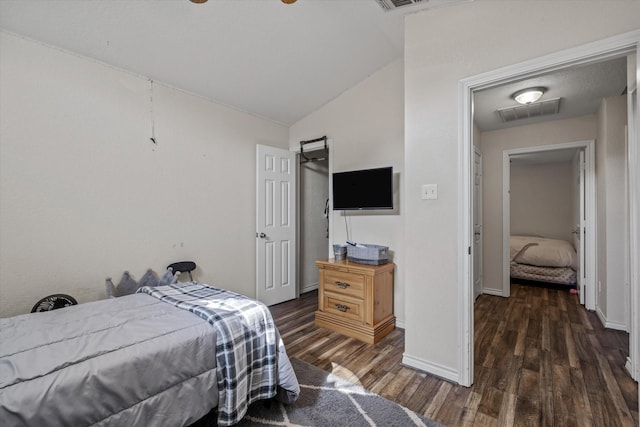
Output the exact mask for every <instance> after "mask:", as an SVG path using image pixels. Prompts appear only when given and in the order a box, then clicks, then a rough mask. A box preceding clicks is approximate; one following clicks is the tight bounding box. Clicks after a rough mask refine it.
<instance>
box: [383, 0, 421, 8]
mask: <svg viewBox="0 0 640 427" xmlns="http://www.w3.org/2000/svg"><path fill="white" fill-rule="evenodd" d="M428 1H429V0H376V2H377V3H378V4H379V5H380V7H381V8H383V9H384V10H394V9H397V8H399V7H403V6H414V5H417V4H421V3H427V2H428Z"/></svg>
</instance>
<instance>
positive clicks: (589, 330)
mask: <svg viewBox="0 0 640 427" xmlns="http://www.w3.org/2000/svg"><path fill="white" fill-rule="evenodd" d="M316 307H317V293H316V292H309V293H307V294H304V295H303V296H302V297H301V298H300V299H297V300H294V301H289V302H286V303H283V304H279V305H275V306H272V307H271V311H272V313H273V315H274V318H275V321H276V323H277V325H278V328H279V329H280V332H281V334H282V337H283V339H284V342H285V344H286V346H287V352H288V353H289V356H290V357H297V358H299V359H302V360H305V361H307V362H309V363H311V364H313V365H315V366H318V367H319V368H322V369H324V370H326V371H330V372H333V373H334V374H336V375H339V376H341V377H343V378H345V379H348V380H350V381H352V382H355V383H357V384H360V385H362V386H363V387H365V388H367V389H369V390H371V391H373V392H376V393H378V394H380V395H382V396H384V397H386V398H388V399H390V400H393V401H395V402H398V403H400V404H402V405H404V406H406V407H408V408H410V409H412V410H413V411H415V412H418V413H420V414H424V415H425V416H427V417H429V418H432V419H434V420H436V421H438V422H440V423H442V424H444V425H447V426H500V427H502V426H510V425H518V426H520V425H523V426H525V425H526V426H538V425H540V426H591V425H593V426H607V427H610V426H637V425H638V391H637V384H636V383H635V382H634V381H633V380H632V379H631V378H630V377H629V375H628V374H627V372H626V370H625V368H624V364H625V361H626V358H627V355H628V348H629V343H628V335H627V334H626V333H624V332H620V331H614V330H608V329H604V328H603V327H602V324H601V323H600V321H599V320H598V318H597V316H596V315H595V314H594V313H591V312H588V311H586V310H585V309H584V308H583V307H582V306H580V305H579V304H578V300H577V296H575V295H571V294H569V293H568V292H567V290H566V289H553V288H547V287H537V286H523V285H518V284H513V285H512V288H511V297H510V298H501V297H494V296H489V295H481V296H480V297H479V298H478V299H477V301H476V305H475V381H474V384H473V386H472V387H469V388H466V387H462V386H458V385H455V384H452V383H449V382H447V381H443V380H441V379H438V378H437V377H434V376H432V375H428V374H426V373H424V372H421V371H417V370H414V369H412V368H409V367H406V366H402V365H401V360H402V353H403V351H404V331H403V330H402V329H396V330H395V331H393V332H392V333H391V334H390V335H388V336H387V337H385V338H384V339H382V340H381V341H380V342H379V343H377V344H375V345H371V344H364V343H362V342H360V341H357V340H355V339H353V338H347V337H345V336H343V335H340V334H337V333H334V332H331V331H329V330H327V329H324V328H316V327H315V325H314V311H315V310H316Z"/></svg>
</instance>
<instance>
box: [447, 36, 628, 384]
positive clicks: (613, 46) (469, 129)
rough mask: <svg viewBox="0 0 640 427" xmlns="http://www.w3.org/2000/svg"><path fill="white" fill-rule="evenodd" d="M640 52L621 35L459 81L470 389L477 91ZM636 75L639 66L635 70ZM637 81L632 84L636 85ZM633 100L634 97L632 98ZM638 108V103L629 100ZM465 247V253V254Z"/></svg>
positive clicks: (465, 355) (465, 367)
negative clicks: (474, 153) (475, 92)
mask: <svg viewBox="0 0 640 427" xmlns="http://www.w3.org/2000/svg"><path fill="white" fill-rule="evenodd" d="M638 53H640V33H638V32H631V33H627V34H623V35H620V36H615V37H611V38H609V39H605V40H601V41H598V42H595V43H591V44H588V45H583V46H580V47H578V48H573V49H568V50H566V51H562V52H558V53H555V54H553V55H547V56H545V57H541V58H538V59H536V60H532V61H527V62H523V63H520V64H516V65H514V66H509V67H505V68H502V69H499V70H495V71H492V72H488V73H485V74H481V75H478V76H474V77H471V78H468V79H464V80H461V81H460V84H459V105H460V108H461V113H460V122H459V126H460V129H459V133H460V135H461V138H460V139H459V152H460V156H461V167H460V173H459V179H460V183H461V189H462V191H461V194H460V203H459V209H460V215H459V229H460V230H461V237H460V242H459V245H460V247H461V248H463V249H464V251H463V250H461V251H459V265H460V266H461V272H462V273H461V274H460V280H459V290H460V298H459V303H460V305H459V312H460V318H459V324H460V328H459V330H460V334H459V349H460V351H459V376H458V377H459V383H460V384H462V385H466V386H470V385H471V384H472V383H473V346H474V340H473V331H474V326H473V323H474V319H473V289H474V288H473V284H474V283H473V256H471V255H472V254H471V247H472V244H473V243H472V242H473V178H472V177H473V169H472V164H473V133H474V128H473V113H472V112H473V93H474V91H476V90H481V89H485V88H490V87H494V86H498V85H501V84H505V83H508V82H513V81H516V80H523V79H526V78H529V77H532V76H536V75H541V74H543V73H545V72H551V71H554V70H561V69H567V68H569V67H572V66H576V65H582V64H587V63H593V62H596V61H602V60H605V59H610V58H615V57H619V56H620V55H628V54H636V56H637V55H638ZM633 69H634V70H637V66H636V67H634V68H633ZM637 80H638V79H637V77H636V82H635V85H637ZM633 96H635V97H637V96H638V95H637V92H636V93H635V94H634V95H633ZM633 102H635V103H637V100H633ZM628 119H629V126H630V128H632V129H637V121H638V114H637V113H636V112H634V113H629V114H628ZM631 135H632V138H630V140H629V176H630V177H631V178H632V179H630V180H629V187H630V188H629V189H628V197H629V204H630V213H629V215H630V217H631V218H632V221H631V222H630V235H631V236H632V239H631V240H632V241H631V244H630V246H631V251H630V254H629V258H630V264H631V265H630V271H631V276H632V277H631V283H630V289H631V292H630V294H631V295H632V298H631V301H630V306H631V307H630V308H631V320H632V321H631V322H630V335H629V336H630V345H629V347H630V348H629V354H630V356H629V371H630V373H631V375H632V377H633V378H634V379H637V378H638V371H639V370H638V365H639V360H638V359H639V356H638V353H640V334H639V331H638V327H637V325H638V324H640V316H639V314H638V304H640V301H639V298H638V294H639V290H638V287H639V286H640V285H639V281H640V278H639V277H638V275H639V271H640V266H639V261H638V259H639V257H640V256H639V251H640V232H638V229H637V228H638V224H637V222H634V221H633V218H635V217H637V215H638V213H639V211H640V208H639V205H640V189H639V188H638V183H637V182H635V181H634V179H633V177H636V176H637V174H638V170H637V169H638V167H640V164H639V163H640V159H639V158H640V156H639V155H638V151H639V147H638V146H637V145H638V144H639V142H638V140H637V139H638V136H637V133H636V131H635V130H634V131H633V132H631ZM467 248H469V250H468V251H467Z"/></svg>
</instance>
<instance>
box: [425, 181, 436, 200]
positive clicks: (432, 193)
mask: <svg viewBox="0 0 640 427" xmlns="http://www.w3.org/2000/svg"><path fill="white" fill-rule="evenodd" d="M422 198H423V199H424V200H435V199H437V198H438V184H424V185H423V186H422Z"/></svg>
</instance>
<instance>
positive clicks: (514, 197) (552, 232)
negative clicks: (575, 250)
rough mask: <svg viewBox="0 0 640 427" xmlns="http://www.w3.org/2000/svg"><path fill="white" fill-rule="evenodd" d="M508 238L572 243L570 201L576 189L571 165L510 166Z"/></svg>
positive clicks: (558, 163) (571, 204) (572, 201)
mask: <svg viewBox="0 0 640 427" xmlns="http://www.w3.org/2000/svg"><path fill="white" fill-rule="evenodd" d="M510 169H511V176H510V184H511V187H510V193H509V194H510V196H511V197H510V214H511V215H510V221H509V223H510V226H511V234H517V235H532V236H542V237H548V238H550V239H562V240H567V241H569V242H573V235H572V234H571V230H572V229H573V226H574V224H573V223H574V220H573V204H574V200H573V197H572V194H573V188H574V187H576V186H577V184H576V177H577V176H578V175H573V174H572V172H573V171H572V168H571V162H555V163H541V164H533V165H521V164H515V163H512V164H511V168H510Z"/></svg>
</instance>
